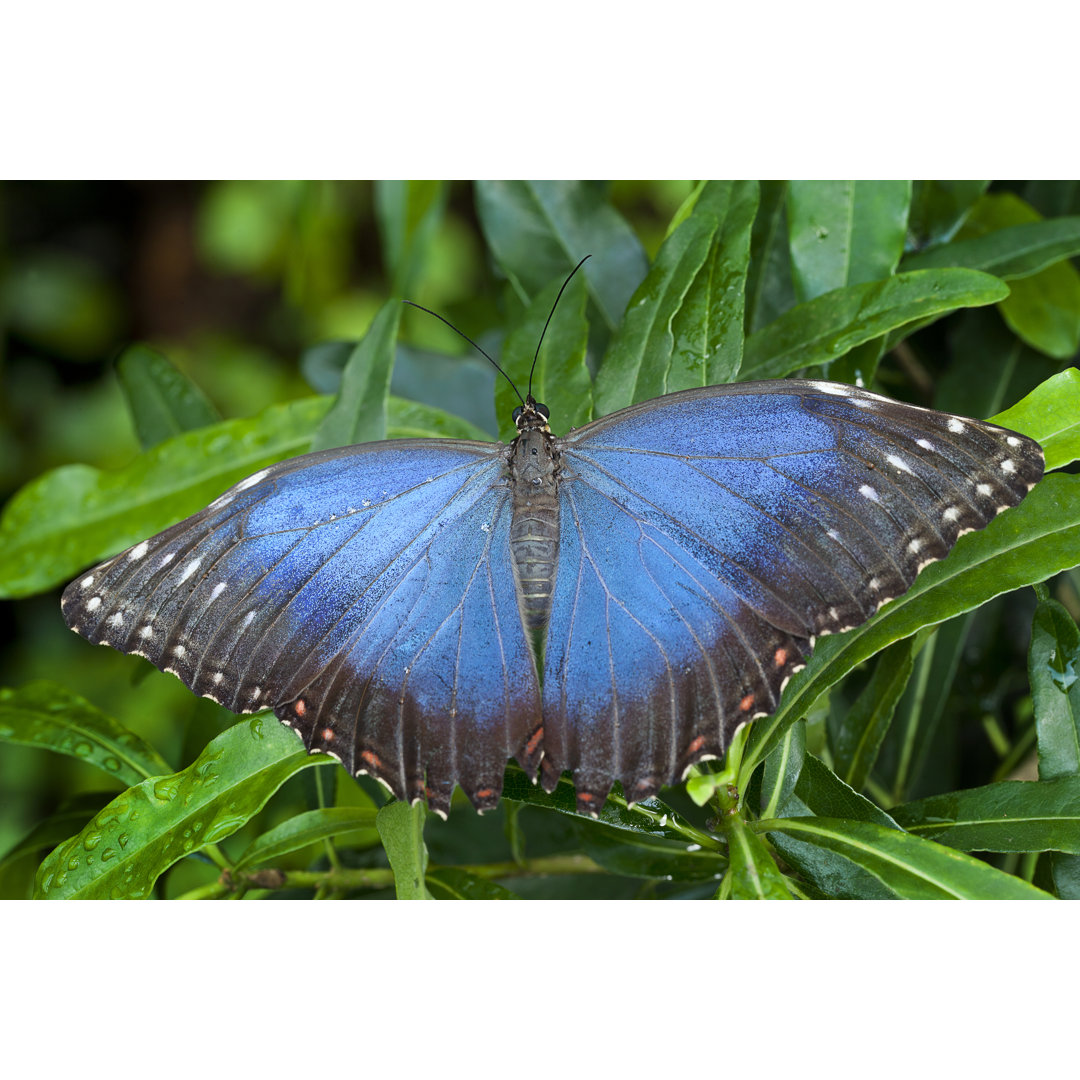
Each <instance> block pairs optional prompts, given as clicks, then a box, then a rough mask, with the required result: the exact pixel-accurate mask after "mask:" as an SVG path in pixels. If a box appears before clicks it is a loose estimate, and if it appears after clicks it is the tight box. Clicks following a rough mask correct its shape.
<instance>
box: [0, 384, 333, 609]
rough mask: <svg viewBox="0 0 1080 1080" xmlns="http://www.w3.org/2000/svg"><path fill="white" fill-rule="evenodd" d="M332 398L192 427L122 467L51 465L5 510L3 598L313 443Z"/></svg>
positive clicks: (1, 521)
mask: <svg viewBox="0 0 1080 1080" xmlns="http://www.w3.org/2000/svg"><path fill="white" fill-rule="evenodd" d="M328 404H329V402H328V401H327V400H326V399H325V398H304V399H301V400H300V401H294V402H290V403H289V404H288V405H274V406H271V407H270V408H269V409H267V410H266V411H265V412H263V413H261V414H260V415H259V416H257V417H256V418H255V419H253V420H226V421H224V422H223V423H221V424H214V425H213V426H212V427H208V428H200V429H199V430H198V431H189V432H185V433H184V434H183V435H177V436H175V437H173V438H171V439H166V440H165V442H163V443H159V444H158V445H157V446H155V447H154V448H153V449H152V450H148V451H146V452H145V453H143V454H140V455H139V456H138V457H137V458H136V459H135V460H134V461H133V462H132V463H131V464H130V465H128V466H126V467H125V468H122V469H117V470H115V471H110V472H105V471H103V470H101V469H95V468H91V467H90V466H89V465H65V466H63V467H61V468H59V469H53V470H52V471H51V472H47V473H45V475H44V476H41V477H39V478H38V479H37V480H34V481H32V482H31V483H29V484H27V485H26V486H25V487H24V488H23V489H22V490H21V491H19V492H18V493H17V494H16V495H15V496H14V497H13V498H12V499H11V501H10V502H9V503H8V504H7V506H6V507H5V508H4V514H3V517H2V518H0V566H2V567H3V571H0V597H16V596H28V595H30V594H31V593H35V592H41V591H43V590H44V589H49V588H52V587H53V586H54V585H57V584H59V583H61V582H63V581H66V580H67V579H68V578H70V577H73V576H74V575H75V574H76V573H77V572H78V571H79V570H80V569H82V568H83V567H85V566H86V565H87V564H88V563H91V562H95V561H97V560H99V559H104V558H107V557H108V556H109V555H114V554H115V553H116V552H117V551H121V550H123V549H124V548H125V547H129V546H130V545H131V544H134V543H136V542H137V541H138V540H140V539H141V538H142V537H145V536H149V535H151V534H153V533H155V532H159V531H160V530H161V529H164V528H166V527H167V526H169V525H171V524H173V522H176V521H179V520H180V519H181V518H184V517H186V516H187V515H189V514H193V513H195V512H196V511H197V510H200V509H201V508H202V507H204V506H206V505H207V504H208V503H209V502H211V501H212V500H213V499H216V498H217V497H218V496H219V495H220V494H221V493H222V492H223V491H224V490H225V489H226V488H228V487H229V486H230V485H232V484H235V483H237V482H239V481H240V480H242V479H243V478H244V477H245V476H249V475H250V474H251V473H253V472H255V471H256V470H258V469H262V468H265V467H266V466H267V465H272V464H273V463H274V462H276V461H281V460H282V459H283V458H287V457H290V456H292V455H293V454H297V453H301V452H303V451H304V450H307V448H308V446H309V444H310V441H311V433H312V431H313V430H314V428H315V425H316V424H317V423H318V421H319V420H320V419H321V418H322V416H323V414H324V413H325V411H326V408H327V406H328Z"/></svg>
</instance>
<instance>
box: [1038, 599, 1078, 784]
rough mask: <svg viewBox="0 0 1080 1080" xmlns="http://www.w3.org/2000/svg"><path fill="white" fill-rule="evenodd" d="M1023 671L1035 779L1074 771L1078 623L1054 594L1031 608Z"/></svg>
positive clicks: (1076, 771)
mask: <svg viewBox="0 0 1080 1080" xmlns="http://www.w3.org/2000/svg"><path fill="white" fill-rule="evenodd" d="M1028 677H1029V679H1030V681H1031V696H1032V702H1033V705H1034V710H1035V731H1036V736H1037V739H1038V746H1039V779H1040V780H1053V779H1055V778H1057V777H1075V776H1080V629H1077V626H1076V623H1075V622H1074V621H1073V618H1072V616H1071V615H1070V614H1069V612H1068V611H1067V610H1066V609H1065V607H1063V606H1062V605H1061V604H1059V603H1058V602H1057V601H1056V600H1049V599H1044V600H1041V601H1040V603H1039V606H1038V607H1037V608H1036V609H1035V618H1034V620H1033V622H1032V626H1031V646H1030V648H1029V650H1028Z"/></svg>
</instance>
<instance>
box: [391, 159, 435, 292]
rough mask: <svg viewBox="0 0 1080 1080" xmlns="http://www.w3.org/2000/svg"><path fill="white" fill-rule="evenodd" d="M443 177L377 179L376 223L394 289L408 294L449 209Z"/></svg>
mask: <svg viewBox="0 0 1080 1080" xmlns="http://www.w3.org/2000/svg"><path fill="white" fill-rule="evenodd" d="M448 194H449V192H448V185H447V183H446V182H445V181H442V180H376V181H375V223H376V225H377V226H378V228H379V238H380V240H381V241H382V254H383V263H384V264H385V266H386V269H387V272H388V276H389V278H390V283H391V289H392V291H393V292H394V293H396V294H397V295H398V296H408V294H409V293H410V291H411V290H412V289H413V288H414V286H415V284H416V281H417V278H418V276H419V274H420V273H421V271H422V269H423V266H424V263H425V260H426V257H427V254H428V249H429V247H430V245H431V241H432V239H433V237H434V235H435V232H436V231H437V229H438V227H439V225H440V224H441V222H442V219H443V215H444V214H445V212H446V201H447V196H448Z"/></svg>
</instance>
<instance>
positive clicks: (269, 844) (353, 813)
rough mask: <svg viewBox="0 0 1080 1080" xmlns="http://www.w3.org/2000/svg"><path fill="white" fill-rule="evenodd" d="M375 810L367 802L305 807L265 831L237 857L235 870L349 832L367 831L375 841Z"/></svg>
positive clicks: (260, 864) (256, 864)
mask: <svg viewBox="0 0 1080 1080" xmlns="http://www.w3.org/2000/svg"><path fill="white" fill-rule="evenodd" d="M376 814H377V811H376V810H373V809H371V808H370V807H366V806H327V807H323V808H322V809H319V810H308V811H307V812H306V813H303V814H297V815H296V816H295V817H292V818H289V819H288V821H283V822H282V823H281V824H280V825H278V826H276V827H275V828H273V829H271V830H270V831H269V832H265V833H263V834H262V836H260V837H258V838H257V839H255V840H254V841H252V843H251V844H250V846H249V847H248V849H247V850H246V851H245V852H244V854H243V855H241V856H240V858H239V859H237V860H236V863H235V864H234V866H233V869H234V870H247V869H249V868H251V867H254V866H265V865H266V864H267V863H271V862H273V861H274V860H275V859H280V858H281V857H282V856H283V855H289V854H291V853H292V852H294V851H299V850H300V849H301V848H305V847H308V846H309V845H311V844H316V843H318V842H319V841H320V840H329V839H330V838H331V837H334V836H342V835H345V834H348V833H356V832H368V833H370V834H371V836H370V839H371V843H373V844H375V843H378V834H377V833H376V829H375V817H376Z"/></svg>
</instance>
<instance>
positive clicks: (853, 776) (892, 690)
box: [829, 638, 915, 791]
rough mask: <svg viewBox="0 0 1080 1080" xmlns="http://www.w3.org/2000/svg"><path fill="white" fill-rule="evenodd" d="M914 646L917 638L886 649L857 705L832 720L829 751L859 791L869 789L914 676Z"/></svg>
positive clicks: (844, 776)
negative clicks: (876, 762) (897, 709)
mask: <svg viewBox="0 0 1080 1080" xmlns="http://www.w3.org/2000/svg"><path fill="white" fill-rule="evenodd" d="M914 645H915V641H914V638H907V639H905V640H904V641H897V642H895V643H894V644H892V645H890V646H889V647H888V648H887V649H885V650H884V651H883V652H882V653H881V655H880V656H879V657H878V659H877V663H876V665H875V667H874V674H873V675H872V676H871V677H870V681H869V682H868V683H867V684H866V686H865V687H864V688H863V691H862V693H861V694H859V696H858V697H857V698H856V699H855V702H854V704H853V705H852V706H851V707H850V708H847V709H845V710H844V711H843V715H841V716H834V715H830V717H829V748H830V750H831V751H832V757H833V761H834V763H835V766H836V772H837V775H838V776H839V777H840V778H841V779H842V780H843V781H844V782H845V783H846V784H849V785H850V786H851V787H852V788H854V789H855V790H856V791H861V790H862V789H863V788H864V787H865V786H866V781H867V779H868V778H869V776H870V770H871V769H873V767H874V762H875V761H876V760H877V755H878V750H880V748H881V743H882V740H883V739H884V738H885V733H886V732H887V731H888V729H889V723H890V722H891V720H892V717H893V713H894V712H895V711H896V703H897V702H898V701H899V700H900V695H901V694H902V693H903V692H904V687H905V686H906V685H907V681H908V678H909V677H910V676H911V670H912V667H913V666H914V662H915V661H914V656H913V649H914Z"/></svg>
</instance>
